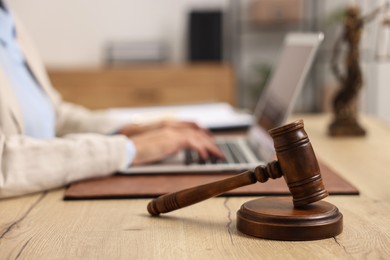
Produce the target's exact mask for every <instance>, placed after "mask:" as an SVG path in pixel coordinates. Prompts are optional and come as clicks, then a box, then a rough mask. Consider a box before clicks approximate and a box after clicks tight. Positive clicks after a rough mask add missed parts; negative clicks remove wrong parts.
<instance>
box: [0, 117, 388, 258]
mask: <svg viewBox="0 0 390 260" xmlns="http://www.w3.org/2000/svg"><path fill="white" fill-rule="evenodd" d="M300 118H303V119H304V120H305V129H306V131H307V133H308V135H309V138H310V139H311V142H312V144H313V147H314V149H315V152H316V154H317V156H318V157H319V158H321V160H323V161H324V162H325V163H327V164H328V165H329V166H331V167H333V168H334V169H335V170H337V171H338V172H339V173H340V174H341V175H343V176H344V177H345V178H346V179H347V180H349V181H350V182H351V183H353V184H354V185H356V187H357V188H358V189H359V190H360V192H361V194H360V196H331V197H328V198H327V199H326V201H328V202H331V203H333V204H335V205H336V206H337V207H338V208H339V210H340V211H341V212H342V214H343V215H344V231H343V233H342V234H340V235H339V236H337V237H333V238H329V239H324V240H317V241H306V242H287V241H271V240H264V239H258V238H254V237H249V236H247V235H244V234H241V233H240V232H239V231H237V229H236V224H235V221H236V211H237V210H238V208H239V207H240V206H241V204H242V203H244V202H245V201H248V200H249V199H253V198H248V197H238V198H234V197H229V198H226V197H225V198H224V197H219V198H212V199H210V200H207V201H204V202H202V203H199V204H197V205H193V206H191V207H187V208H184V209H181V210H178V211H176V212H171V213H169V214H166V215H164V216H162V217H159V218H155V217H149V216H148V214H147V211H146V205H147V203H148V202H149V199H126V200H96V201H63V200H62V196H63V192H64V190H63V189H58V190H54V191H50V192H42V193H38V194H34V195H30V196H24V197H19V198H13V199H5V200H0V259H345V258H348V259H349V258H352V259H390V124H386V123H384V122H381V121H378V120H376V119H372V118H364V119H363V120H362V125H364V126H365V128H366V129H367V131H368V135H367V136H366V137H364V138H329V137H327V136H326V129H327V125H328V123H329V119H330V118H329V117H326V116H313V115H305V116H301V117H300ZM265 185H266V184H265Z"/></svg>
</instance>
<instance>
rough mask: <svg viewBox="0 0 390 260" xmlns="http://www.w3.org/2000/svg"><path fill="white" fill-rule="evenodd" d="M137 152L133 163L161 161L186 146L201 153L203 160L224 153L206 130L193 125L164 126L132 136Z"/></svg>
mask: <svg viewBox="0 0 390 260" xmlns="http://www.w3.org/2000/svg"><path fill="white" fill-rule="evenodd" d="M131 140H132V141H133V142H134V145H135V146H136V149H137V153H136V156H135V158H134V160H133V163H132V165H141V164H147V163H151V162H156V161H160V160H162V159H165V158H166V157H168V156H170V155H173V154H175V153H177V152H179V151H180V150H182V149H185V148H191V149H193V150H195V151H197V152H198V153H199V156H200V157H201V158H202V159H203V160H207V159H208V158H209V156H214V157H217V158H221V159H223V158H224V156H223V153H222V152H221V151H220V150H219V148H218V147H217V146H216V145H215V143H214V140H213V138H212V137H211V135H209V134H208V133H207V132H206V131H204V130H203V129H200V128H193V127H171V126H168V127H163V128H160V129H157V130H153V131H149V132H146V133H143V134H139V135H135V136H133V137H132V138H131Z"/></svg>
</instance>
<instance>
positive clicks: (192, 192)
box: [148, 171, 257, 216]
mask: <svg viewBox="0 0 390 260" xmlns="http://www.w3.org/2000/svg"><path fill="white" fill-rule="evenodd" d="M256 182H257V179H256V176H255V174H254V172H253V171H246V172H243V173H241V174H239V175H236V176H234V177H231V178H227V179H224V180H220V181H216V182H212V183H208V184H204V185H200V186H196V187H192V188H188V189H185V190H182V191H178V192H173V193H169V194H166V195H163V196H160V197H158V198H156V199H154V200H152V201H151V202H149V204H148V211H149V213H150V214H151V215H153V216H157V215H159V214H160V213H166V212H170V211H173V210H176V209H180V208H184V207H187V206H190V205H193V204H195V203H198V202H200V201H203V200H206V199H209V198H211V197H214V196H217V195H219V194H222V193H224V192H227V191H230V190H233V189H236V188H239V187H242V186H246V185H249V184H253V183H256Z"/></svg>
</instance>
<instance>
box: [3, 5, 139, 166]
mask: <svg viewBox="0 0 390 260" xmlns="http://www.w3.org/2000/svg"><path fill="white" fill-rule="evenodd" d="M0 68H1V69H2V70H3V71H4V73H5V75H6V76H7V78H8V80H9V81H10V83H11V85H12V88H13V89H12V90H13V91H14V94H15V96H16V98H17V100H18V101H19V102H18V103H19V106H20V109H21V111H22V116H23V121H24V127H25V129H24V132H25V134H26V135H27V136H30V137H34V138H38V139H49V138H54V137H55V110H54V107H53V104H52V103H51V101H50V100H49V98H48V96H47V95H46V94H45V93H44V92H43V89H42V87H41V86H40V85H39V83H38V82H37V81H36V79H35V78H34V76H33V74H32V73H31V71H29V69H28V67H27V64H26V62H25V59H24V56H23V54H22V52H21V50H20V48H19V44H18V42H17V41H16V35H15V25H14V22H13V18H12V14H11V13H10V12H8V11H6V10H4V9H2V8H0ZM127 153H128V165H130V164H131V163H132V161H133V159H134V156H135V154H136V148H135V145H134V143H133V142H132V141H131V140H128V142H127Z"/></svg>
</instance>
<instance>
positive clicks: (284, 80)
mask: <svg viewBox="0 0 390 260" xmlns="http://www.w3.org/2000/svg"><path fill="white" fill-rule="evenodd" d="M323 38H324V35H323V34H322V33H288V34H287V35H286V37H285V39H284V42H283V47H282V50H281V55H280V59H279V62H278V64H277V67H276V68H275V70H274V72H273V74H272V76H271V79H270V81H269V83H268V85H267V86H266V88H265V89H264V91H263V93H262V94H261V95H260V97H259V100H258V103H257V106H256V108H255V111H254V118H255V120H254V121H253V124H252V125H251V126H250V127H249V129H248V133H247V135H245V136H223V137H218V136H217V137H216V143H217V145H218V146H219V147H220V149H221V150H222V151H223V152H224V154H225V158H226V160H224V161H220V160H210V161H208V162H204V161H200V160H199V159H198V155H197V154H196V153H195V152H194V151H191V150H186V151H182V152H179V153H178V154H176V155H175V156H172V157H169V158H167V159H165V160H163V161H161V162H158V163H154V164H149V165H143V166H134V167H130V168H128V169H127V170H126V171H124V172H121V173H122V174H159V173H165V174H168V173H169V174H174V173H180V174H184V173H213V172H214V173H215V172H241V171H245V170H248V169H253V168H255V167H256V166H258V165H260V164H264V163H267V162H269V161H270V160H272V159H273V158H274V156H275V151H274V147H273V141H272V139H271V137H270V136H269V134H268V130H269V129H272V128H275V127H278V126H281V125H283V124H284V123H285V121H286V120H287V117H288V116H289V115H290V113H291V111H292V109H293V107H294V104H295V101H296V99H297V96H298V94H299V93H300V90H301V89H302V86H303V84H304V81H305V79H306V77H307V74H308V72H309V70H310V67H311V66H312V63H313V60H314V57H315V55H316V52H317V50H318V47H319V45H320V43H321V42H322V40H323Z"/></svg>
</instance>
